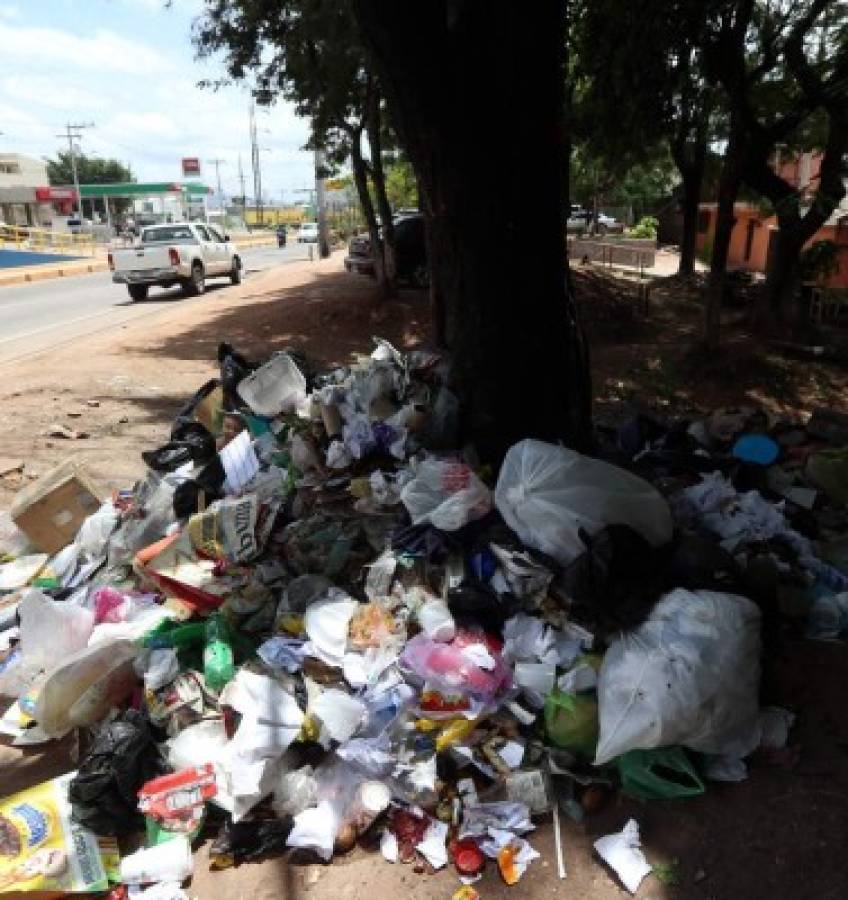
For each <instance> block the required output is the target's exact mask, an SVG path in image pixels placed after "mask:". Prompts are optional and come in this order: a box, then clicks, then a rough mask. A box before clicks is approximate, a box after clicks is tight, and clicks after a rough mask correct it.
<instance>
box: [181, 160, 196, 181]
mask: <svg viewBox="0 0 848 900" xmlns="http://www.w3.org/2000/svg"><path fill="white" fill-rule="evenodd" d="M190 175H200V160H199V159H198V158H197V157H196V156H184V157H183V177H184V178H188V177H189V176H190Z"/></svg>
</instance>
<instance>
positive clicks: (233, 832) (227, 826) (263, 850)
mask: <svg viewBox="0 0 848 900" xmlns="http://www.w3.org/2000/svg"><path fill="white" fill-rule="evenodd" d="M293 825H294V823H293V822H292V820H291V819H284V820H280V819H262V820H257V821H248V822H233V821H232V820H231V819H228V820H227V821H226V822H224V824H223V825H222V826H221V830H220V831H219V832H218V836H217V837H216V838H215V840H214V841H213V842H212V846H211V847H210V848H209V861H210V863H211V864H212V868H213V869H227V868H229V867H230V866H234V865H238V864H239V863H242V862H248V861H249V860H253V859H259V858H260V857H263V856H268V855H269V854H272V853H282V852H283V850H285V849H286V840H287V839H288V836H289V833H290V832H291V830H292V826H293Z"/></svg>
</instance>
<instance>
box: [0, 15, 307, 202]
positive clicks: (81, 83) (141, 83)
mask: <svg viewBox="0 0 848 900" xmlns="http://www.w3.org/2000/svg"><path fill="white" fill-rule="evenodd" d="M202 6H203V3H202V0H173V3H172V5H171V7H170V8H166V7H165V0H0V132H2V134H0V152H5V153H24V154H27V155H29V156H36V157H50V156H54V155H55V154H56V153H57V152H58V151H59V150H61V149H67V140H66V139H62V138H60V137H57V135H59V134H60V133H61V132H62V131H63V130H64V126H65V123H67V122H72V123H81V122H85V123H87V122H93V123H94V127H92V128H87V129H86V130H85V131H84V132H83V138H82V143H81V148H82V151H83V152H84V153H88V154H96V155H98V156H102V157H115V158H117V159H120V160H121V161H122V162H125V163H127V164H128V165H129V166H130V168H131V169H132V171H133V173H134V174H135V176H136V179H137V180H138V181H170V180H179V179H181V178H182V172H181V168H180V160H181V159H182V158H183V157H184V156H196V157H200V159H201V161H202V165H203V172H202V179H203V181H204V182H205V183H206V184H208V185H210V186H212V187H215V185H216V177H215V167H214V165H212V164H210V163H209V162H208V160H212V159H215V158H218V159H222V160H224V163H223V164H221V165H220V173H221V182H222V187H223V191H224V194H225V195H226V196H231V195H233V194H238V193H240V188H239V180H238V157H239V154H241V157H242V166H243V171H244V175H245V180H246V189H247V194H248V196H252V195H253V188H252V184H253V181H252V174H251V169H250V135H249V130H248V108H249V105H250V99H249V93H248V92H247V90H246V88H244V87H238V86H231V87H227V88H224V89H222V90H220V91H217V92H215V91H212V90H207V89H201V88H199V87H198V86H197V83H198V82H199V81H200V80H201V79H204V78H208V79H216V78H220V77H221V76H222V75H223V65H222V63H221V62H220V60H214V61H211V60H206V61H203V62H198V61H196V60H195V58H194V48H193V46H192V44H191V40H190V34H191V24H192V21H193V19H194V18H195V17H196V16H197V15H198V13H199V12H200V10H201V9H202ZM257 125H258V129H259V141H258V143H259V146H260V148H261V149H262V152H261V154H260V156H261V159H262V186H263V196H264V197H265V198H266V202H267V199H268V198H270V199H271V200H272V201H273V202H279V201H280V199H281V197H282V198H283V199H284V200H285V202H293V201H303V200H304V199H306V198H307V195H306V194H305V193H298V191H299V190H302V189H305V188H309V187H310V186H311V183H312V180H313V167H312V154H311V153H307V152H306V151H303V150H301V149H300V148H301V147H302V146H303V145H304V143H305V142H306V141H307V139H308V136H309V126H308V121H307V120H306V119H302V118H299V117H297V116H296V115H295V114H294V110H293V108H292V107H291V106H290V105H289V104H285V103H278V104H277V105H275V106H273V107H271V108H270V109H269V110H267V111H266V110H262V109H260V110H257ZM281 192H283V193H282V194H281Z"/></svg>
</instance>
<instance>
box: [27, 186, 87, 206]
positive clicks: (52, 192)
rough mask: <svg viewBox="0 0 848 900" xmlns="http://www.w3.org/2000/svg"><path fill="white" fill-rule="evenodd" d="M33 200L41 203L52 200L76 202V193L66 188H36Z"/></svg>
mask: <svg viewBox="0 0 848 900" xmlns="http://www.w3.org/2000/svg"><path fill="white" fill-rule="evenodd" d="M35 199H36V200H39V201H41V202H42V203H50V202H51V201H53V200H76V199H77V192H76V191H75V190H74V189H73V188H66V187H37V188H36V189H35Z"/></svg>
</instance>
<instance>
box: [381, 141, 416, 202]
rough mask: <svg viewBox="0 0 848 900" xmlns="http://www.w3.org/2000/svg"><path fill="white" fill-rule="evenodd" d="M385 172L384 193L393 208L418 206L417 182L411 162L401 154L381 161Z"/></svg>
mask: <svg viewBox="0 0 848 900" xmlns="http://www.w3.org/2000/svg"><path fill="white" fill-rule="evenodd" d="M383 168H384V169H385V173H386V194H387V195H388V197H389V203H391V205H392V209H393V210H398V209H410V208H413V207H414V208H417V207H418V182H417V180H416V178H415V171H414V170H413V168H412V163H411V162H410V161H409V160H408V159H407V158H406V156H404V155H403V154H398V155H397V156H395V157H394V158H393V159H391V160H389V159H386V160H385V161H384V163H383Z"/></svg>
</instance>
